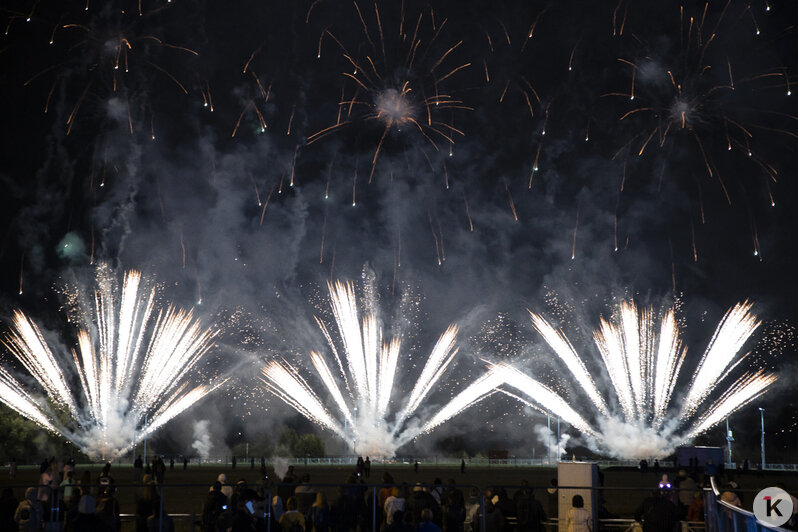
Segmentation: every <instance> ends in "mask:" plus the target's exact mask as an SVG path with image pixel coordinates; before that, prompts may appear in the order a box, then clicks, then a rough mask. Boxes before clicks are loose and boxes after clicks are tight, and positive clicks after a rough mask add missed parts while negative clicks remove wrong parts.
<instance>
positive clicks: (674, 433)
mask: <svg viewBox="0 0 798 532" xmlns="http://www.w3.org/2000/svg"><path fill="white" fill-rule="evenodd" d="M752 306H753V305H752V304H751V303H749V302H744V303H738V304H737V305H735V306H734V307H732V308H731V309H729V311H728V312H727V313H726V315H725V316H724V317H723V319H722V320H721V322H720V324H719V325H718V327H717V329H716V330H715V334H714V335H713V337H712V339H711V340H710V343H709V346H708V347H707V349H706V351H705V352H704V355H703V356H702V357H701V360H700V361H699V363H698V366H697V368H696V369H695V371H694V372H693V374H692V379H691V382H690V384H689V386H688V387H687V391H686V392H685V393H684V394H683V397H684V401H683V402H682V404H681V405H677V404H675V403H676V401H675V400H674V396H675V393H674V392H675V389H676V384H677V381H678V380H679V376H680V370H681V368H682V364H683V362H684V360H685V354H686V352H687V349H686V348H685V347H683V345H682V341H681V339H680V338H679V329H678V327H677V323H676V319H675V317H674V311H673V309H668V310H667V311H666V312H665V313H664V315H663V316H662V318H661V319H660V323H659V330H658V331H657V328H656V326H655V319H654V313H653V311H652V309H651V308H643V309H642V310H641V309H638V308H637V307H636V306H635V305H634V303H631V302H623V303H621V304H620V306H619V308H618V311H617V314H616V316H615V318H614V319H611V320H608V319H604V318H602V319H601V321H600V324H599V327H598V329H597V330H596V331H595V332H594V334H593V337H594V341H595V343H596V346H597V347H598V350H599V352H600V353H601V360H602V362H603V369H604V373H605V374H606V379H601V380H603V381H604V382H609V383H611V387H612V389H611V390H605V391H604V395H603V396H602V394H601V393H600V392H599V389H598V387H597V386H596V384H595V382H596V381H595V380H594V378H593V376H591V374H590V372H589V370H588V369H587V365H586V364H585V362H584V361H583V360H582V359H581V358H579V356H578V355H577V354H576V351H575V350H574V348H573V346H572V345H571V343H570V342H569V341H568V339H567V338H566V336H565V335H564V334H563V333H562V332H561V331H558V330H556V329H555V328H554V327H553V326H551V325H550V324H549V323H548V322H547V321H546V320H545V319H544V318H542V317H540V316H539V315H537V314H534V313H533V312H531V311H530V316H531V319H532V323H533V325H534V327H535V329H536V330H537V331H538V332H539V333H540V334H541V336H542V337H543V339H544V340H545V341H546V343H547V344H548V346H549V347H550V348H551V349H552V351H554V353H555V354H556V355H557V357H558V358H559V359H560V360H561V361H562V362H563V363H565V365H566V367H567V368H568V371H569V373H570V374H571V375H572V376H573V378H574V379H575V381H576V383H578V385H579V387H580V388H581V389H582V392H584V394H585V395H586V396H587V397H588V398H589V399H590V402H591V404H592V405H593V408H594V411H595V414H594V415H592V416H587V417H588V419H585V417H583V416H584V412H582V411H581V410H580V412H582V414H580V413H577V411H576V410H574V409H573V408H572V407H571V406H570V404H572V400H571V401H569V400H568V399H567V398H565V397H563V396H561V395H559V394H558V393H557V392H554V391H553V390H552V389H551V388H549V387H548V386H546V385H544V384H542V383H540V382H538V381H536V380H535V379H534V378H532V377H530V376H528V375H525V374H524V373H523V372H521V371H519V370H518V369H516V368H514V367H512V366H510V365H508V364H498V365H495V366H494V367H493V368H492V370H491V372H492V373H495V374H497V375H499V376H500V378H501V380H502V381H503V382H504V386H505V388H510V389H512V391H509V390H503V391H505V393H507V394H508V395H511V396H512V397H516V398H518V399H520V400H521V401H523V402H524V403H527V404H529V405H530V406H532V407H534V408H536V409H538V410H541V411H543V412H546V413H550V414H552V415H556V416H558V417H560V418H561V419H563V420H564V421H566V422H567V423H569V424H571V425H573V426H574V427H576V428H577V429H578V430H580V431H581V432H582V433H583V435H584V436H585V439H586V440H587V442H588V443H589V445H591V447H592V448H594V449H595V450H596V451H598V452H601V453H606V454H609V455H612V456H616V457H620V458H627V459H632V458H646V457H651V456H665V455H668V454H670V453H671V452H673V450H674V448H675V447H676V446H677V445H679V444H681V443H682V442H685V441H688V440H690V439H692V438H694V437H696V436H698V435H699V434H701V433H703V432H705V431H706V430H708V429H709V428H711V427H712V426H714V425H716V424H717V423H719V422H721V421H722V420H723V419H725V418H726V417H727V416H728V415H730V414H731V413H733V412H734V411H736V410H738V409H740V408H741V407H743V406H745V405H746V404H748V403H749V402H751V401H752V400H754V399H756V398H757V397H759V396H760V395H762V394H763V393H765V392H766V391H767V389H768V387H769V386H770V385H771V384H773V383H774V382H775V381H776V378H777V377H776V375H775V374H773V373H767V372H766V371H765V370H763V369H757V370H752V371H747V372H746V373H745V374H744V375H743V376H742V377H739V378H738V379H736V380H735V381H734V382H732V384H731V385H729V386H728V388H727V389H726V390H725V391H723V392H722V393H720V395H718V394H717V393H715V392H716V390H717V388H719V384H720V383H721V382H722V381H724V380H726V378H727V377H728V376H729V374H730V373H731V371H732V370H733V369H734V368H735V367H736V366H737V365H738V364H739V363H740V362H741V361H742V360H743V359H744V358H745V355H740V351H741V349H742V348H743V346H744V345H745V343H746V342H747V341H748V340H749V339H750V337H751V335H752V334H753V333H754V332H755V331H756V330H757V328H759V326H760V324H761V322H760V321H759V320H758V319H757V318H756V316H755V315H754V314H753V313H752V312H751V309H752ZM516 394H518V395H516ZM519 395H520V396H519ZM610 395H614V396H615V399H616V400H617V404H618V408H619V410H620V411H619V412H618V411H613V410H612V408H611V406H608V404H609V405H611V404H612V403H611V401H612V399H611V398H610V397H609V396H610ZM713 397H716V398H715V399H713ZM589 419H593V420H594V421H593V422H591V421H590V420H589Z"/></svg>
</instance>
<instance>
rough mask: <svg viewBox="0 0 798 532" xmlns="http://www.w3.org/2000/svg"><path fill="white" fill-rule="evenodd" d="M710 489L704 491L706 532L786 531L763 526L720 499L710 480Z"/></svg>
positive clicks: (713, 479)
mask: <svg viewBox="0 0 798 532" xmlns="http://www.w3.org/2000/svg"><path fill="white" fill-rule="evenodd" d="M710 480H711V483H712V488H711V489H707V490H704V500H705V508H706V519H707V532H773V531H784V532H787V529H785V528H781V527H776V526H770V525H765V524H763V523H761V522H760V521H759V520H758V519H757V518H756V516H755V515H754V514H753V513H751V512H749V511H746V510H743V509H742V508H738V507H736V506H734V505H732V504H729V503H727V502H726V501H723V500H721V499H720V492H719V491H718V488H717V486H716V485H715V477H712V478H711V479H710Z"/></svg>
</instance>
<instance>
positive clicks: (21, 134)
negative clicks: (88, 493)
mask: <svg viewBox="0 0 798 532" xmlns="http://www.w3.org/2000/svg"><path fill="white" fill-rule="evenodd" d="M0 20H1V21H2V23H3V28H4V32H3V33H2V34H0V71H2V72H3V76H2V81H1V82H0V96H1V97H0V102H3V103H2V108H3V110H4V114H3V119H2V120H0V128H2V131H3V133H4V134H3V139H4V148H3V158H2V162H0V181H2V183H3V190H4V191H5V192H6V193H4V194H0V213H1V214H0V221H1V222H2V226H3V227H4V228H5V229H4V235H5V236H4V238H3V245H2V246H0V268H1V269H2V273H3V274H4V275H2V276H0V279H3V280H4V281H3V284H2V286H3V289H2V290H0V302H2V304H0V308H2V309H3V310H2V311H1V312H0V313H1V314H2V316H0V317H2V318H3V320H4V322H5V323H6V324H7V330H8V332H7V333H5V336H4V339H3V345H2V349H0V351H2V353H0V356H2V357H3V359H2V365H0V387H2V389H1V390H0V400H2V402H3V403H4V404H6V405H8V406H9V407H10V408H11V409H13V410H14V411H16V412H17V413H19V414H21V415H23V416H25V417H27V418H28V419H30V420H32V421H33V422H35V423H36V424H37V425H39V426H41V427H43V428H44V429H46V430H47V431H49V432H50V433H52V434H56V435H59V436H60V437H63V438H64V439H65V440H69V441H72V442H74V443H76V444H77V445H78V446H79V447H81V448H82V449H84V450H86V452H87V453H89V454H90V455H92V456H105V457H117V456H120V455H123V454H125V453H126V452H128V451H129V450H130V449H131V447H132V445H133V443H134V442H135V441H136V440H137V439H140V438H143V437H145V436H146V435H148V434H152V433H153V432H155V431H156V430H158V429H159V428H162V427H164V425H166V424H167V423H168V422H169V421H170V420H171V419H173V418H175V417H176V416H177V415H178V414H179V413H180V412H182V411H184V410H186V409H188V408H189V407H190V406H191V405H193V404H196V403H198V402H200V401H202V400H203V398H206V397H207V396H208V395H209V394H211V392H213V391H214V390H216V391H217V393H216V394H214V395H213V397H215V398H219V399H218V401H214V403H213V408H209V409H208V410H209V411H211V412H213V413H214V415H218V418H219V422H218V423H215V422H214V421H215V420H208V421H209V423H208V424H207V426H208V427H210V429H209V430H210V432H212V434H209V435H208V438H210V439H213V440H217V439H222V438H224V440H225V441H226V445H228V446H234V445H238V444H240V443H242V442H244V441H253V439H254V438H255V437H257V436H255V435H256V434H260V433H261V432H270V431H272V430H273V429H274V428H275V427H277V426H280V425H281V424H283V425H286V426H291V427H293V426H294V424H295V423H296V424H297V426H299V427H311V428H313V429H323V433H324V434H326V436H325V438H326V441H327V442H328V443H329V444H331V445H330V450H331V452H339V451H340V452H347V453H349V452H353V451H354V452H357V453H364V454H365V453H370V454H372V455H375V456H376V455H379V456H392V455H394V454H396V453H402V452H405V451H408V452H413V451H415V452H428V451H430V450H431V449H432V448H433V447H434V446H435V445H436V442H439V441H441V440H443V439H447V438H448V437H449V436H450V435H451V434H450V433H449V432H448V430H450V429H451V430H452V431H459V432H461V433H462V432H470V431H471V429H472V428H474V429H475V431H474V434H477V433H479V435H478V436H473V438H474V439H479V440H480V441H479V445H481V446H485V445H496V446H497V448H501V447H503V446H505V445H506V446H508V447H510V448H511V449H513V450H517V451H518V452H517V455H518V456H522V455H527V454H529V453H530V452H533V447H532V445H534V444H529V443H528V442H527V441H526V439H525V438H524V437H522V436H521V432H523V428H522V427H523V424H524V423H528V418H529V414H530V413H531V412H530V408H532V409H537V410H538V411H540V412H543V413H547V414H549V415H556V416H558V417H560V418H561V419H562V420H564V421H565V422H566V423H567V424H568V425H569V426H570V428H569V429H568V430H570V431H571V432H572V434H571V436H572V437H573V439H572V440H571V443H576V444H577V445H582V444H585V445H587V446H589V447H590V448H591V449H592V450H593V451H594V452H596V453H598V454H602V455H612V456H617V457H624V458H629V457H641V456H654V455H663V454H667V452H669V450H671V449H673V447H674V446H675V445H677V444H679V443H681V442H684V441H696V442H699V443H701V444H703V443H708V444H709V443H717V442H715V440H713V438H715V439H717V437H718V436H717V433H718V431H719V429H713V427H717V425H718V424H719V423H721V422H723V421H726V420H728V419H729V418H730V417H732V415H733V416H734V419H735V420H736V419H737V418H738V417H739V418H743V419H746V420H747V419H748V418H749V417H751V416H753V415H754V414H756V412H754V407H755V406H758V405H759V403H760V402H761V404H762V405H763V408H764V407H767V408H768V409H770V408H775V409H779V412H781V411H782V410H784V409H788V408H792V406H789V405H787V406H785V405H783V404H782V403H781V402H779V401H778V398H779V396H778V390H780V385H781V384H783V383H784V382H786V380H787V379H785V378H780V380H778V381H777V377H781V375H780V374H781V373H782V372H788V371H790V370H791V368H792V365H793V364H794V362H793V361H792V360H791V358H790V355H789V354H790V353H791V352H792V351H793V350H794V332H789V333H785V331H793V330H794V326H793V323H794V321H795V309H794V302H793V299H794V298H793V297H792V295H791V294H790V290H789V288H788V287H790V286H792V284H794V271H793V269H794V268H793V267H792V264H794V258H793V257H792V254H793V251H792V247H791V246H789V245H788V244H789V242H790V240H789V239H790V238H792V232H793V231H792V228H793V227H795V225H796V221H795V214H794V213H793V211H794V209H792V208H791V207H792V205H793V204H794V203H795V201H796V200H798V197H797V196H796V190H797V189H796V187H795V186H794V185H793V183H792V180H791V179H790V176H792V175H795V174H796V172H798V160H796V158H795V157H794V153H795V150H796V147H798V111H797V110H796V103H795V99H794V97H793V96H792V86H793V85H794V82H795V66H796V65H795V50H796V49H798V31H796V28H798V24H796V21H798V8H796V6H795V5H794V3H791V2H789V1H785V0H754V1H746V0H709V1H705V2H700V3H684V2H677V1H675V0H665V1H663V2H657V3H654V4H647V5H645V6H644V5H641V4H640V3H635V2H632V1H630V0H608V1H598V2H587V3H586V2H581V1H578V0H565V1H562V2H555V3H551V2H543V1H537V0H533V1H525V0H510V1H507V2H500V3H485V2H478V1H473V0H467V1H456V0H440V1H437V0H436V2H433V3H430V2H428V1H427V0H376V1H373V2H363V1H362V0H353V1H350V2H346V3H343V4H342V3H340V2H333V1H331V0H307V1H305V2H284V3H258V2H254V3H253V2H243V3H234V4H230V3H224V2H222V3H219V2H202V1H199V0H108V1H106V2H92V1H90V0H85V1H84V2H78V3H75V2H59V1H57V0H10V1H9V2H7V3H6V4H5V5H3V7H2V8H0ZM109 264H112V265H114V266H113V268H111V267H110V266H109ZM364 265H365V266H364ZM95 269H96V270H97V274H96V280H95V283H94V285H92V286H90V287H89V284H88V283H82V284H80V283H79V284H78V286H77V287H72V288H70V289H68V290H65V291H62V292H60V293H59V296H60V301H58V302H56V301H54V299H53V297H52V291H51V287H52V286H54V285H62V284H63V280H64V279H70V278H82V277H83V276H84V275H85V273H86V272H87V271H89V270H90V271H91V272H92V275H94V271H95ZM112 269H113V270H114V271H120V272H121V271H123V269H124V270H129V272H128V273H127V274H125V276H124V281H123V282H121V281H118V280H116V278H115V275H114V273H113V272H112ZM366 271H369V272H373V279H370V281H369V283H371V284H370V285H369V286H371V288H369V289H367V290H366V293H365V295H362V297H361V294H360V293H359V292H358V291H357V290H356V288H355V287H357V286H359V284H358V282H359V281H358V279H357V274H356V273H355V272H360V276H361V277H363V276H364V275H367V274H366V273H365V272H366ZM137 272H151V273H152V274H153V275H154V276H155V275H157V278H158V279H159V280H160V282H162V283H163V286H164V287H168V289H169V299H170V301H171V302H174V306H172V305H171V304H168V305H161V304H160V300H159V298H160V296H159V293H160V291H159V290H155V289H154V288H152V286H150V284H149V282H148V281H147V279H146V278H145V276H143V275H142V274H140V273H137ZM148 275H149V274H148ZM368 275H371V274H368ZM325 286H326V287H327V288H328V289H329V293H328V292H327V291H325V290H324V288H323V287H325ZM375 286H379V289H376V288H374V287H375ZM409 286H410V287H416V289H412V290H405V289H406V288H407V287H409ZM320 287H321V288H320ZM369 290H371V292H369ZM380 290H384V292H381V291H380ZM375 293H378V294H379V297H374V295H375ZM388 293H390V296H389V295H388ZM409 293H413V294H420V295H419V296H418V297H416V298H415V299H413V298H412V297H409V296H408V299H404V298H405V297H406V296H407V294H409ZM620 293H623V299H624V300H626V301H627V302H626V303H622V304H620V305H619V306H617V308H616V304H615V303H614V302H615V301H617V294H620ZM319 294H323V295H322V296H321V297H318V296H319ZM356 294H357V295H356ZM552 294H556V296H552ZM552 297H556V298H559V300H558V305H559V307H560V309H562V308H565V307H569V312H570V314H569V316H570V317H574V316H578V317H580V318H581V317H584V319H583V320H580V322H578V323H577V322H574V321H570V322H569V321H568V320H567V319H562V318H563V316H561V315H559V314H556V315H551V316H548V317H546V318H544V317H543V315H542V314H538V313H532V312H530V314H529V317H530V318H531V323H532V327H531V328H530V327H528V322H527V314H526V313H525V312H524V309H525V308H534V307H535V306H537V305H538V304H540V303H541V302H542V301H547V300H548V299H550V298H552ZM651 298H661V299H664V300H667V301H669V302H673V305H674V308H673V309H671V310H668V309H667V308H666V309H665V310H663V311H656V310H654V309H653V307H652V308H649V307H644V306H636V305H635V304H634V303H631V301H635V300H637V301H646V300H655V299H651ZM389 299H390V301H392V302H393V303H397V302H400V301H401V303H397V304H398V305H402V312H396V314H394V315H391V316H386V315H387V314H388V309H390V308H392V304H393V303H389ZM409 299H413V301H412V304H410V303H409V302H408V301H409ZM321 301H323V304H322V303H320V302H321ZM610 301H612V303H610ZM736 301H752V302H755V303H756V305H757V308H758V309H761V312H760V315H761V316H762V317H761V318H759V317H756V316H755V315H754V314H753V311H752V309H753V304H754V303H748V302H746V303H740V304H737V305H734V302H736ZM309 302H310V303H311V304H312V305H315V306H316V307H317V310H318V311H319V312H318V313H314V314H315V316H318V317H316V319H315V321H314V320H310V319H305V318H304V317H306V316H309V314H308V312H307V309H306V306H307V305H308V303H309ZM677 302H689V303H686V308H689V311H688V312H690V313H691V315H690V318H689V320H688V319H685V321H684V322H680V321H679V320H678V319H677V317H679V316H682V314H681V312H680V309H679V308H677ZM328 303H329V304H328ZM53 305H56V307H55V309H53ZM59 305H60V306H59ZM599 305H600V309H599V310H598V312H596V310H597V309H598V306H599ZM714 305H720V306H722V307H724V308H729V307H731V308H730V310H729V312H728V313H727V315H726V316H725V317H724V318H723V320H722V321H721V322H720V324H719V325H718V326H717V328H715V327H714V323H711V322H710V321H709V320H706V319H705V317H704V316H705V314H702V315H700V316H699V315H698V314H692V313H700V312H702V309H705V310H703V311H704V312H705V313H707V312H709V311H710V310H709V309H711V308H713V306H714ZM668 306H669V305H666V307H668ZM64 307H66V309H67V311H68V315H69V321H70V324H71V325H70V327H71V326H74V327H75V328H76V332H75V333H74V341H68V342H59V340H58V338H59V337H67V336H68V337H69V338H73V335H72V333H69V335H67V336H65V335H63V334H60V331H58V332H54V333H50V332H48V331H47V330H46V329H45V328H43V327H42V325H41V324H42V323H43V322H44V316H48V315H49V314H50V313H51V312H53V311H54V310H57V311H62V310H64ZM608 307H609V308H613V309H615V310H614V311H613V314H612V317H609V318H603V319H601V321H600V322H598V323H592V322H591V324H590V325H588V326H585V325H584V323H585V322H590V321H591V319H590V318H587V317H588V316H595V315H597V314H598V313H600V312H603V311H604V309H607V308H608ZM21 308H24V309H25V312H24V313H23V312H22V311H20V310H17V309H21ZM181 308H191V309H192V310H191V311H184V310H180V309H181ZM405 311H406V312H405ZM519 313H520V314H522V315H523V317H522V318H519ZM29 316H42V319H41V320H39V319H36V320H34V319H31V318H30V317H29ZM421 316H423V318H422V317H421ZM497 317H498V318H497ZM687 322H689V326H687ZM200 323H215V324H217V325H216V326H214V327H212V328H205V327H203V326H201V325H200ZM453 323H456V324H457V325H452V324H453ZM553 324H556V326H555V325H553ZM560 327H561V328H560ZM587 329H589V330H591V333H590V334H584V332H583V331H584V330H587ZM594 329H595V330H594ZM713 330H714V335H713V334H712V331H713ZM429 335H434V338H433V337H431V336H429ZM529 335H533V336H529ZM707 337H711V338H712V339H711V341H710V342H709V344H708V346H707V347H706V350H705V351H704V352H703V354H701V349H702V348H703V344H702V341H703V340H702V339H703V338H707ZM754 337H756V338H757V339H758V342H759V343H757V345H756V346H755V347H750V346H749V345H748V344H749V343H753V341H752V338H754ZM541 339H542V340H543V343H544V344H545V346H546V347H545V349H538V348H537V346H538V345H540V344H541V342H540V340H541ZM578 339H582V340H581V341H580V340H578ZM585 339H586V340H585ZM62 343H66V344H74V347H73V348H65V347H63V346H62V345H61V344H62ZM585 343H587V344H588V346H585V345H584V344H585ZM212 345H215V346H216V348H215V349H214V350H213V357H211V356H208V355H210V353H209V351H210V349H211V346H212ZM688 346H689V349H688ZM694 346H699V348H698V349H696V347H694ZM590 351H595V356H590V355H589V353H590ZM418 353H424V354H426V353H428V356H426V357H423V359H422V356H421V355H419V354H418ZM528 357H531V358H528ZM538 362H540V364H538ZM253 364H254V365H255V366H256V367H257V368H258V370H257V371H253V370H252V365H253ZM532 366H534V367H535V371H534V372H531V371H527V367H532ZM474 367H477V368H478V370H476V371H475V370H474V369H473V368H474ZM744 368H748V369H744ZM471 373H474V374H473V375H472V374H471ZM209 375H225V376H227V377H229V380H227V381H224V379H215V378H209V377H208V376H209ZM562 375H567V376H568V379H569V380H568V382H567V383H566V384H563V379H562ZM222 382H226V385H225V386H224V387H222V386H221V384H222ZM496 392H502V393H496ZM766 392H769V393H767V394H766ZM508 397H510V398H508ZM519 400H520V401H521V402H520V403H519V402H518V401H519ZM752 402H755V403H756V404H754V403H752ZM283 403H284V404H283ZM285 405H288V408H284V407H285ZM475 405H476V406H475ZM746 405H748V407H746ZM771 405H774V406H772V407H771ZM466 409H468V410H469V415H468V416H467V417H468V419H467V420H465V419H464V418H465V417H466V416H458V414H459V413H461V412H463V411H464V410H466ZM752 412H753V413H752ZM278 414H279V415H278ZM472 414H473V416H472ZM14 415H16V414H14ZM534 415H539V414H534ZM757 415H758V414H757ZM773 415H775V413H774V414H773ZM784 415H785V416H788V417H789V416H791V415H793V413H792V411H786V413H785V414H784ZM209 417H210V414H209ZM303 418H304V419H303ZM305 420H309V421H310V423H306V422H305ZM472 421H473V424H474V426H473V427H469V428H468V429H467V430H466V429H464V426H465V425H466V424H467V422H472ZM236 424H241V425H242V426H243V427H245V429H244V430H241V429H239V428H237V427H238V425H236ZM234 425H235V427H234ZM444 425H445V428H444ZM433 429H434V430H433ZM536 430H537V429H536ZM547 430H548V429H547ZM480 431H481V432H480ZM167 432H169V431H167ZM538 432H540V431H538ZM576 433H579V435H578V436H577V435H576ZM170 434H171V433H170ZM231 434H235V437H233V436H231ZM452 434H453V433H452ZM540 434H542V432H540ZM540 434H538V436H539V438H538V440H540V438H541V437H542V436H540ZM609 434H623V435H625V436H624V437H622V438H621V437H618V438H611V437H609V436H608V435H609ZM770 434H772V437H773V438H774V439H776V440H778V441H779V442H780V443H779V445H781V447H783V448H785V449H786V448H788V447H789V445H791V444H790V441H789V438H790V437H793V436H792V434H794V429H792V428H791V429H790V430H789V431H787V432H786V433H784V434H783V435H782V433H776V432H775V431H773V432H771V433H770ZM486 435H487V436H486ZM769 437H770V435H769ZM165 439H166V438H165ZM748 440H751V441H748ZM231 442H233V443H231ZM505 442H506V443H505ZM758 443H759V442H758V441H757V442H754V441H753V439H752V438H748V439H747V440H745V441H740V443H739V444H740V445H741V446H747V447H751V446H753V445H754V444H757V445H758ZM499 446H501V447H499ZM203 448H205V447H203ZM219 448H221V446H220V447H219ZM342 449H343V450H344V451H341V450H342Z"/></svg>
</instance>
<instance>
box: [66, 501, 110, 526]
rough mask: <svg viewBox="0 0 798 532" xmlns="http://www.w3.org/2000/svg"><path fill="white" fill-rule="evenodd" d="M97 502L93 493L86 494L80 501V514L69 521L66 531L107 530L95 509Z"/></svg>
mask: <svg viewBox="0 0 798 532" xmlns="http://www.w3.org/2000/svg"><path fill="white" fill-rule="evenodd" d="M95 510H96V503H95V501H94V497H92V496H91V495H84V496H82V497H81V498H80V502H79V503H78V516H77V517H76V518H75V519H74V520H73V521H70V522H68V523H67V525H66V528H65V529H64V530H65V532H105V531H106V527H105V523H103V522H102V521H101V520H100V518H99V517H97V515H95V513H94V511H95Z"/></svg>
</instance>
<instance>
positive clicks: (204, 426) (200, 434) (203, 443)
mask: <svg viewBox="0 0 798 532" xmlns="http://www.w3.org/2000/svg"><path fill="white" fill-rule="evenodd" d="M210 426H211V422H210V421H208V420H207V419H201V420H200V421H195V422H194V443H192V444H191V448H192V449H194V450H195V451H196V452H197V454H198V455H199V457H200V458H201V459H203V460H207V459H208V458H209V457H210V456H211V449H213V444H212V443H211V435H210Z"/></svg>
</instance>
